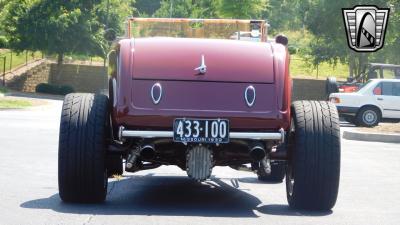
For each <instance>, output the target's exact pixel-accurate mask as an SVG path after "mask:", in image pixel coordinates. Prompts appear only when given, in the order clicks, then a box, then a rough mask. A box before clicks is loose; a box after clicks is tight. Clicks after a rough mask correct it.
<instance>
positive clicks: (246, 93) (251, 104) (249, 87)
mask: <svg viewBox="0 0 400 225" xmlns="http://www.w3.org/2000/svg"><path fill="white" fill-rule="evenodd" d="M249 90H251V91H252V92H253V94H254V98H253V100H252V101H251V102H250V101H249V99H248V92H249ZM244 99H245V100H246V104H247V106H248V107H252V106H253V105H254V103H255V102H256V89H255V88H254V87H253V86H252V85H250V86H248V87H247V88H246V90H245V91H244Z"/></svg>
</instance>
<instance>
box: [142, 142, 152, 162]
mask: <svg viewBox="0 0 400 225" xmlns="http://www.w3.org/2000/svg"><path fill="white" fill-rule="evenodd" d="M155 156H156V151H155V150H154V145H153V144H146V145H144V146H142V147H141V150H140V157H141V158H142V159H144V160H150V159H153V158H154V157H155Z"/></svg>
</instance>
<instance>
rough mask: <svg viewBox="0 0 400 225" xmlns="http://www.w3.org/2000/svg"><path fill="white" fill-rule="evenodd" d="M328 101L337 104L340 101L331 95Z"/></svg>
mask: <svg viewBox="0 0 400 225" xmlns="http://www.w3.org/2000/svg"><path fill="white" fill-rule="evenodd" d="M329 101H330V102H332V103H335V104H338V103H340V98H337V97H331V98H329Z"/></svg>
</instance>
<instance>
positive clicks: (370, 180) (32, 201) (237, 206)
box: [0, 101, 400, 225]
mask: <svg viewBox="0 0 400 225" xmlns="http://www.w3.org/2000/svg"><path fill="white" fill-rule="evenodd" d="M60 107H61V101H51V104H50V105H48V106H47V107H43V108H36V109H34V110H21V111H0V224H7V225H12V224H141V225H143V224H174V225H176V224H202V225H203V224H207V223H208V224H241V225H243V224H307V225H309V224H324V225H325V224H346V225H347V224H363V225H366V224H373V225H376V224H393V225H395V224H396V225H397V224H400V191H399V190H400V163H399V162H400V144H385V143H374V142H368V143H366V142H357V141H347V140H342V167H341V171H342V173H341V183H340V191H339V198H338V202H337V204H336V207H335V208H334V209H333V210H332V211H329V212H323V213H321V212H319V213H318V212H308V211H296V210H290V209H289V208H288V206H287V202H286V194H285V186H284V184H283V183H280V184H265V183H260V182H258V180H257V178H256V176H255V175H254V174H252V173H248V172H238V171H235V170H232V169H229V168H225V167H218V168H215V169H214V171H213V175H214V176H213V178H212V179H211V180H210V181H208V182H205V183H203V184H198V183H195V182H192V181H191V180H189V179H188V178H186V175H185V172H183V171H181V170H180V169H178V168H177V167H173V166H171V167H160V168H158V169H154V170H148V171H142V172H139V173H135V174H125V175H124V177H123V178H122V179H121V180H118V181H117V180H110V182H109V190H108V192H109V195H108V198H107V201H106V202H105V203H104V204H96V205H82V204H65V203H62V202H61V201H60V199H59V197H58V187H57V142H58V126H59V124H58V123H59V117H60ZM345 129H351V127H347V128H345Z"/></svg>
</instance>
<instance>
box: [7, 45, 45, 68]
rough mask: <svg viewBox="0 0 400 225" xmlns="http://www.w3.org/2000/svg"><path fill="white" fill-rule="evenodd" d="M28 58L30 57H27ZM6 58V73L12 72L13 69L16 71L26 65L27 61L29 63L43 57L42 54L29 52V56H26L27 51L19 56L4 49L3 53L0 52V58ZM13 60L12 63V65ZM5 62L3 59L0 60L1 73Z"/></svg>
mask: <svg viewBox="0 0 400 225" xmlns="http://www.w3.org/2000/svg"><path fill="white" fill-rule="evenodd" d="M27 56H28V57H27ZM2 57H6V68H5V69H6V71H10V70H11V69H14V68H16V67H18V66H21V65H24V64H25V63H26V60H27V59H28V61H31V60H34V59H40V58H41V57H42V53H40V52H28V55H26V51H24V52H21V53H19V54H17V53H15V52H11V51H10V50H5V49H3V50H2V52H0V58H2ZM11 59H12V63H11V64H10V62H11ZM3 63H4V61H3V59H0V73H3V65H4V64H3Z"/></svg>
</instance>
